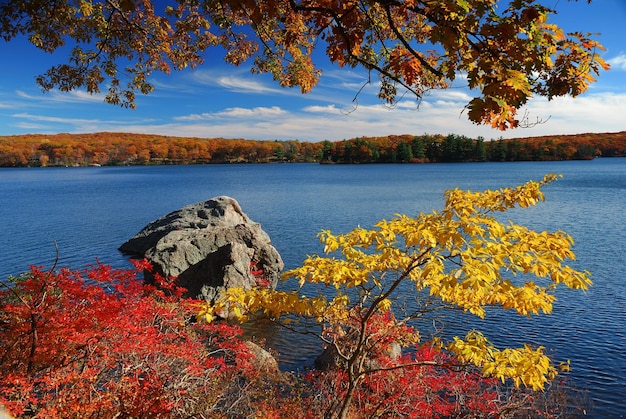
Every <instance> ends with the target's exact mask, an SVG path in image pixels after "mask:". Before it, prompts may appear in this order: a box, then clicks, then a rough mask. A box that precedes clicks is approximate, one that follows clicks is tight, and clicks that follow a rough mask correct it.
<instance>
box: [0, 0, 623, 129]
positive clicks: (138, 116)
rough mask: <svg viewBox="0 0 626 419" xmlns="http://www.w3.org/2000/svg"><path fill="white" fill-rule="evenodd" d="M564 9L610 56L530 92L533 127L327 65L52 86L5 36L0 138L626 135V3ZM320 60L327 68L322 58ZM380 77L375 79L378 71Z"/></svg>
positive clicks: (39, 63)
mask: <svg viewBox="0 0 626 419" xmlns="http://www.w3.org/2000/svg"><path fill="white" fill-rule="evenodd" d="M543 4H545V5H546V6H549V7H553V8H555V9H556V10H557V11H558V14H557V15H556V16H553V18H552V20H553V21H554V22H555V23H557V24H559V25H560V26H561V27H563V28H564V29H565V30H566V31H567V32H573V31H581V32H593V33H597V34H598V35H597V36H595V39H597V40H599V41H600V43H601V44H603V45H604V47H605V48H606V51H604V52H602V56H603V58H604V59H605V60H606V61H608V62H609V63H610V64H611V70H610V71H603V72H601V74H600V77H599V78H598V81H597V82H596V83H594V84H592V86H591V88H590V89H589V91H588V92H586V93H584V94H582V95H580V96H578V97H577V98H575V99H574V98H571V97H564V98H557V99H554V100H552V101H550V102H548V101H547V100H546V99H543V98H533V99H531V100H530V101H529V102H528V104H527V106H526V108H525V109H523V110H521V111H520V114H524V113H526V114H527V115H528V117H529V118H530V120H533V121H534V120H537V119H539V120H543V121H545V122H544V123H542V124H538V125H536V126H534V127H532V128H518V129H515V130H508V131H499V130H495V129H492V128H490V127H486V126H479V125H476V124H473V123H471V122H470V121H469V120H468V119H467V113H466V112H464V106H465V105H466V104H467V103H468V102H469V101H470V100H471V98H472V97H473V95H472V92H471V91H469V90H468V89H467V88H466V87H465V86H464V85H463V83H462V82H458V81H455V82H454V84H453V85H452V88H450V89H446V90H438V91H431V92H429V93H428V94H427V95H426V96H425V97H424V98H423V100H422V101H421V102H420V103H419V106H418V102H417V101H416V100H415V99H414V98H411V97H410V95H406V96H404V98H403V99H402V100H400V101H399V102H398V103H397V104H396V105H395V106H394V107H393V108H390V107H388V106H386V105H385V104H383V103H381V101H380V100H379V99H378V98H377V97H376V94H377V92H378V91H377V87H376V86H375V85H369V86H367V87H366V88H364V89H363V90H362V91H360V93H359V94H358V96H357V97H356V101H354V99H355V96H356V94H357V92H358V91H359V89H360V88H361V86H363V84H364V82H365V81H366V80H367V74H366V72H365V71H364V70H359V69H346V68H344V69H340V68H338V67H337V66H333V65H331V64H329V63H327V62H322V70H323V74H322V77H321V79H320V81H319V83H318V85H317V86H316V87H315V88H313V90H312V91H311V92H310V93H308V94H306V95H302V94H301V93H300V90H299V89H297V88H296V89H289V88H287V89H285V88H281V87H280V86H279V85H278V84H277V83H275V82H274V81H273V80H272V79H271V77H269V76H267V75H255V74H251V73H250V71H249V67H247V66H246V65H245V64H244V65H242V66H241V67H233V66H230V65H227V64H225V63H223V62H221V61H220V60H219V59H218V60H215V59H213V60H211V59H208V60H207V62H206V63H205V64H204V65H202V66H200V67H198V68H196V69H194V70H185V71H182V72H176V71H175V72H172V73H171V74H169V75H166V74H161V73H158V74H155V75H153V76H152V78H151V82H152V83H153V84H154V85H155V87H156V89H155V91H154V92H152V93H151V94H150V95H148V96H143V95H141V94H138V95H137V100H136V103H137V108H136V109H135V110H131V109H124V108H120V107H116V106H114V105H109V104H106V103H104V102H103V95H89V94H88V93H86V92H85V91H82V90H78V91H74V92H70V93H62V92H59V91H50V92H45V93H44V92H42V91H41V89H40V88H39V87H38V86H37V85H36V84H35V78H36V76H37V75H39V74H42V73H44V72H45V70H46V69H47V68H49V67H50V66H52V65H54V64H59V63H62V62H64V60H65V59H66V56H65V55H64V54H59V53H56V54H46V53H43V52H41V51H39V50H37V49H36V48H35V47H34V46H32V45H30V44H29V43H28V42H27V41H25V40H24V39H18V40H13V41H10V42H5V41H2V40H0V63H2V64H0V80H1V81H0V135H16V134H35V133H40V134H54V133H61V132H63V133H92V132H130V133H146V134H158V135H169V136H183V137H202V138H215V137H223V138H246V139H256V140H292V139H297V140H300V141H323V140H330V141H338V140H342V139H349V138H355V137H361V136H384V135H392V134H396V135H401V134H412V135H421V134H443V135H447V134H458V135H466V136H469V137H477V136H482V137H484V138H486V139H495V138H500V137H503V138H512V137H531V136H541V135H552V134H557V135H559V134H579V133H589V132H595V133H598V132H600V133H601V132H618V131H626V43H625V40H626V25H625V24H624V23H625V22H626V0H594V1H593V2H592V3H591V4H587V1H585V0H579V1H577V2H574V1H568V0H544V1H543ZM318 65H319V64H318ZM373 80H375V78H373Z"/></svg>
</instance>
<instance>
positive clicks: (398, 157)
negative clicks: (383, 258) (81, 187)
mask: <svg viewBox="0 0 626 419" xmlns="http://www.w3.org/2000/svg"><path fill="white" fill-rule="evenodd" d="M616 156H626V131H625V132H617V133H594V134H578V135H560V136H541V137H528V138H514V139H502V138H501V139H498V140H485V139H484V138H482V137H478V138H470V137H466V136H463V135H456V134H450V135H447V136H444V135H439V134H437V135H429V134H424V135H420V136H415V135H389V136H383V137H359V138H352V139H349V140H342V141H334V142H331V141H328V140H325V141H321V142H301V141H298V140H287V141H279V140H273V141H261V140H246V139H227V138H189V137H171V136H162V135H150V134H130V133H106V132H103V133H95V134H56V135H43V134H29V135H15V136H2V137H0V167H46V166H89V165H107V166H114V165H158V164H209V163H271V162H319V163H328V164H333V163H336V164H357V163H435V162H468V161H477V162H480V161H529V160H533V161H542V160H573V159H579V160H588V159H593V158H595V157H616Z"/></svg>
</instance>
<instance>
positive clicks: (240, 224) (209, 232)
mask: <svg viewBox="0 0 626 419" xmlns="http://www.w3.org/2000/svg"><path fill="white" fill-rule="evenodd" d="M119 250H120V251H122V252H124V253H127V254H131V255H134V256H139V257H145V258H146V259H148V260H149V261H150V262H151V263H152V264H153V266H154V268H155V270H156V272H158V273H160V274H162V275H164V276H166V277H167V276H173V277H177V278H178V279H177V284H178V285H180V286H182V287H184V288H186V289H187V292H186V294H185V296H186V297H192V298H200V299H203V300H206V301H210V302H213V301H215V299H216V298H217V297H218V296H219V294H220V292H222V291H223V290H224V289H227V288H230V287H243V288H245V289H251V288H252V287H255V286H269V287H272V288H275V287H276V284H277V282H278V276H279V273H280V271H281V270H282V269H283V267H284V264H283V261H282V259H281V257H280V254H279V253H278V251H276V249H275V248H274V247H273V246H272V244H271V241H270V238H269V236H268V235H267V233H266V232H265V231H263V230H262V229H261V225H260V224H259V223H256V222H254V221H252V220H250V218H249V217H248V216H247V215H246V214H245V213H244V212H243V211H242V210H241V207H240V206H239V203H238V202H237V201H236V200H234V199H233V198H230V197H228V196H219V197H216V198H212V199H209V200H208V201H205V202H199V203H197V204H193V205H188V206H186V207H183V208H181V209H179V210H177V211H174V212H171V213H169V214H167V215H166V216H164V217H161V218H159V219H158V220H155V221H153V222H151V223H150V224H148V225H147V226H145V227H144V228H143V229H142V230H141V231H140V232H139V233H137V234H136V235H135V236H134V237H133V238H131V239H130V240H128V241H127V242H126V243H124V244H122V245H121V246H120V248H119ZM146 279H147V280H148V281H150V280H151V276H150V274H147V275H146Z"/></svg>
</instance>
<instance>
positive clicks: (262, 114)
mask: <svg viewBox="0 0 626 419" xmlns="http://www.w3.org/2000/svg"><path fill="white" fill-rule="evenodd" d="M286 113H287V112H286V111H285V110H283V109H281V108H280V107H279V106H271V107H264V106H259V107H255V108H242V107H235V108H226V109H224V110H222V111H219V112H205V113H201V114H191V115H185V116H177V117H174V118H172V119H173V120H175V121H211V120H216V119H237V120H239V121H242V120H250V119H252V120H257V119H270V118H276V117H280V116H283V115H285V114H286Z"/></svg>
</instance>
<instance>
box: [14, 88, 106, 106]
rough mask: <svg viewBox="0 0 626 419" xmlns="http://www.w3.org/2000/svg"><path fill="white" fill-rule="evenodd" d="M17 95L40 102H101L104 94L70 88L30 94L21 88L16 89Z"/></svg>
mask: <svg viewBox="0 0 626 419" xmlns="http://www.w3.org/2000/svg"><path fill="white" fill-rule="evenodd" d="M15 93H16V95H17V97H19V98H21V99H27V100H36V101H38V102H39V103H41V102H44V103H45V102H47V101H50V102H66V103H78V102H103V101H104V97H105V95H104V94H102V93H97V94H90V93H88V92H86V91H85V90H72V91H71V92H60V91H58V90H51V91H49V92H46V93H44V94H40V95H31V94H28V93H26V92H24V91H22V90H17V91H16V92H15Z"/></svg>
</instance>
